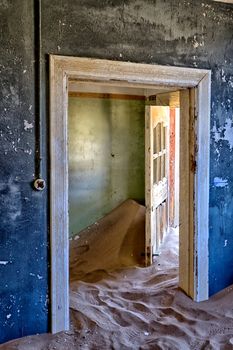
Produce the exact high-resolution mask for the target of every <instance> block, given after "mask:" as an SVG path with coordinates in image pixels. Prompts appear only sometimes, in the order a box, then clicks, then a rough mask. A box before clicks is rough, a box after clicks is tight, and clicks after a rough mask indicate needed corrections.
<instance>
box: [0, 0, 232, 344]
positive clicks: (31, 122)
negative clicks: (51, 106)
mask: <svg viewBox="0 0 233 350" xmlns="http://www.w3.org/2000/svg"><path fill="white" fill-rule="evenodd" d="M32 4H33V2H32V1H31V0H0V19H1V20H0V57H1V59H0V79H1V92H0V93H1V98H0V113H1V114H0V115H1V119H0V143H1V145H0V147H1V152H0V157H1V163H0V164H1V167H0V173H1V184H0V197H1V201H0V206H1V208H0V215H1V220H0V225H1V228H0V261H4V262H6V263H4V264H2V263H1V265H0V278H1V286H0V296H1V298H0V303H1V304H0V342H1V341H6V340H7V339H11V338H15V337H19V336H23V335H26V334H30V333H36V332H44V331H46V330H47V329H48V324H49V318H48V306H47V288H48V286H49V282H48V262H49V259H48V254H47V242H48V240H49V231H48V224H49V222H48V215H47V213H48V210H47V209H48V197H47V192H46V191H45V192H42V193H37V192H35V191H34V190H33V189H32V186H31V184H32V181H33V179H34V174H35V172H36V170H37V168H38V159H37V158H38V152H37V148H38V147H37V146H38V124H39V119H38V116H37V113H36V111H37V108H38V103H37V104H35V97H36V96H35V93H37V92H38V85H37V83H36V81H35V79H34V78H35V74H34V73H35V68H38V65H37V63H35V55H34V53H35V52H34V50H35V46H34V30H35V26H34V15H33V6H32ZM37 17H38V14H37V13H36V15H35V19H36V18H37ZM36 29H38V28H36ZM36 47H38V46H36ZM42 49H43V52H42V54H43V55H42V63H43V85H42V99H41V103H42V107H43V108H42V118H41V123H42V128H43V134H42V154H41V157H42V176H43V177H45V178H46V179H47V172H48V171H49V167H48V166H47V165H48V163H47V154H48V147H47V143H48V137H47V132H48V122H49V115H48V89H47V88H48V54H49V53H53V54H62V55H72V56H86V57H96V58H108V59H113V60H123V61H132V62H144V63H154V64H162V65H173V66H174V65H177V66H187V67H198V68H207V69H211V70H212V102H211V107H212V109H211V164H210V167H211V169H210V170H211V172H210V242H209V246H210V276H209V277H210V293H211V294H213V293H215V292H217V291H218V290H220V289H222V288H224V287H225V286H227V285H229V284H231V283H233V235H232V212H233V196H232V190H233V171H232V164H233V162H232V161H233V159H232V158H233V155H232V147H233V129H232V116H233V102H232V95H233V67H232V64H233V62H232V60H233V7H232V5H227V4H221V3H217V2H213V1H206V0H202V1H190V0H189V1H187V0H180V1H174V0H157V1H156V0H136V1H135V0H128V1H127V0H124V1H123V0H114V1H113V0H72V1H70V0H59V1H58V0H53V1H51V0H42ZM44 63H45V64H44ZM31 126H33V127H31ZM223 271H224V273H223Z"/></svg>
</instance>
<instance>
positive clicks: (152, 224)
mask: <svg viewBox="0 0 233 350" xmlns="http://www.w3.org/2000/svg"><path fill="white" fill-rule="evenodd" d="M145 118H146V120H145V125H146V135H145V136H146V244H145V247H146V250H145V255H146V259H145V260H146V265H150V264H152V262H153V255H157V254H158V251H159V246H160V244H161V243H162V241H163V237H164V235H165V234H166V231H167V225H168V218H167V214H168V213H167V198H168V174H167V173H168V143H167V140H168V135H167V133H168V125H169V107H160V106H146V116H145Z"/></svg>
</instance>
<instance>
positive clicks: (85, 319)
mask: <svg viewBox="0 0 233 350" xmlns="http://www.w3.org/2000/svg"><path fill="white" fill-rule="evenodd" d="M144 222H145V208H144V207H143V206H140V205H139V204H138V203H136V202H134V201H132V200H128V201H126V202H124V203H123V204H122V205H121V206H119V207H118V208H116V209H115V210H114V211H113V212H111V213H110V214H109V215H107V216H106V217H105V218H103V219H102V220H100V221H99V222H97V223H95V224H94V225H92V226H91V227H89V228H87V230H85V231H83V232H82V233H80V234H79V235H78V236H76V239H74V240H72V241H71V242H70V248H71V249H70V280H71V281H70V316H71V330H70V331H69V332H62V333H58V334H55V335H50V334H44V335H39V336H30V337H26V338H23V339H20V340H16V341H12V342H9V343H7V344H5V345H2V346H0V349H1V350H3V349H8V350H13V349H20V350H22V349H23V350H24V349H25V350H31V349H33V350H42V349H56V350H61V349H68V350H73V349H82V350H85V349H88V350H89V349H93V350H94V349H96V350H105V349H106V350H108V349H116V350H118V349H119V350H124V349H132V350H137V349H142V350H143V349H151V350H157V349H164V350H165V349H166V350H167V349H169V350H175V349H177V350H183V349H187V350H189V349H192V350H194V349H196V350H204V349H206V350H210V349H214V350H218V349H226V350H227V349H233V287H229V288H227V289H225V290H224V291H222V292H221V293H218V294H217V295H215V296H214V297H212V298H210V300H208V301H206V302H202V303H195V302H193V301H192V300H191V299H190V298H188V297H187V296H186V295H185V294H184V293H183V292H182V291H180V290H179V288H178V235H177V233H176V231H175V230H171V231H170V232H169V234H168V235H167V237H166V239H165V242H164V244H163V246H162V253H161V255H160V256H159V257H158V258H156V261H155V263H154V264H153V265H152V266H150V267H147V268H144V267H142V262H143V259H142V254H141V253H142V252H143V250H144V247H143V242H144Z"/></svg>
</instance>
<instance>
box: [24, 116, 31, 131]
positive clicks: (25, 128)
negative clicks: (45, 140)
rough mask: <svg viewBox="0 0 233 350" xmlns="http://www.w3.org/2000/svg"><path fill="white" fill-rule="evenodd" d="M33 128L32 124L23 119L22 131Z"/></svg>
mask: <svg viewBox="0 0 233 350" xmlns="http://www.w3.org/2000/svg"><path fill="white" fill-rule="evenodd" d="M32 128H33V123H29V122H28V121H27V120H26V119H24V130H26V131H27V130H30V129H32Z"/></svg>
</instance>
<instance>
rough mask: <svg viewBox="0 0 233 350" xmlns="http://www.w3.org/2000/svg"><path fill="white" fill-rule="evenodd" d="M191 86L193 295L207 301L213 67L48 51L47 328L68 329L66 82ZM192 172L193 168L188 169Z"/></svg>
mask: <svg viewBox="0 0 233 350" xmlns="http://www.w3.org/2000/svg"><path fill="white" fill-rule="evenodd" d="M69 79H76V80H84V81H89V82H93V81H94V82H99V83H108V84H109V85H119V84H124V85H126V86H131V87H132V86H133V87H142V88H151V87H153V86H158V85H159V86H164V87H168V86H169V87H180V88H193V87H196V91H197V99H196V101H197V105H196V106H195V137H196V145H197V146H198V147H196V159H195V161H196V172H195V174H194V193H193V194H192V195H193V198H194V203H195V209H194V211H195V212H194V242H190V243H191V244H192V245H193V247H194V254H193V263H194V271H195V279H194V281H192V283H193V282H194V288H195V290H194V299H195V300H196V301H202V300H206V299H208V295H209V281H208V260H209V259H208V236H209V144H210V86H211V71H210V70H203V69H195V68H182V67H171V66H159V65H151V64H140V63H131V62H119V61H110V60H101V59H90V58H79V57H68V56H58V55H50V244H51V320H52V325H51V330H52V332H53V333H55V332H59V331H62V330H68V329H69V239H68V238H69V237H68V236H69V234H68V154H67V114H68V111H67V107H68V80H69ZM190 171H191V170H190Z"/></svg>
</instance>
